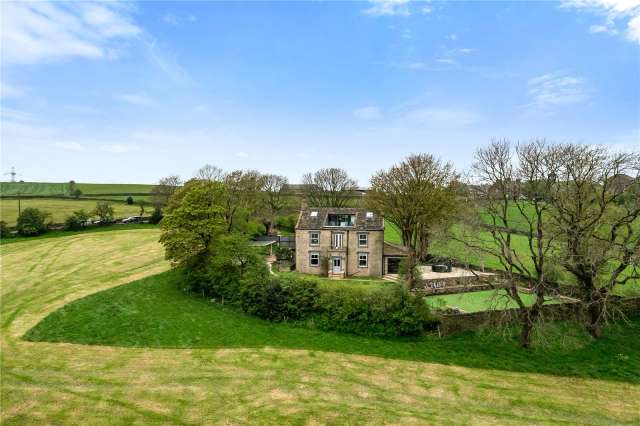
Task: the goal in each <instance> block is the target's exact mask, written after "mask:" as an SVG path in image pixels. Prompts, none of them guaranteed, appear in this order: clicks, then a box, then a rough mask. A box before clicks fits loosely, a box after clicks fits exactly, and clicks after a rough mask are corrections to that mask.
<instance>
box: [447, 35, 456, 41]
mask: <svg viewBox="0 0 640 426" xmlns="http://www.w3.org/2000/svg"><path fill="white" fill-rule="evenodd" d="M447 38H448V39H449V40H452V41H456V40H457V39H458V35H457V34H449V35H448V36H447Z"/></svg>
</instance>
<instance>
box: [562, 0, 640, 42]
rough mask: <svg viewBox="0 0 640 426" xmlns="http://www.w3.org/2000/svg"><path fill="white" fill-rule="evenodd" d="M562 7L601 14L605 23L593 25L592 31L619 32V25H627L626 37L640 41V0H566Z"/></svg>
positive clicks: (590, 30)
mask: <svg viewBox="0 0 640 426" xmlns="http://www.w3.org/2000/svg"><path fill="white" fill-rule="evenodd" d="M562 7H564V8H572V9H577V10H584V11H588V12H591V13H593V14H596V15H598V16H601V17H602V18H603V19H604V24H601V25H591V26H590V27H589V32H591V33H608V34H612V35H617V34H619V31H618V29H617V25H621V26H623V27H625V26H626V30H625V32H624V35H625V38H626V39H627V40H629V41H632V42H634V43H640V0H564V1H563V2H562Z"/></svg>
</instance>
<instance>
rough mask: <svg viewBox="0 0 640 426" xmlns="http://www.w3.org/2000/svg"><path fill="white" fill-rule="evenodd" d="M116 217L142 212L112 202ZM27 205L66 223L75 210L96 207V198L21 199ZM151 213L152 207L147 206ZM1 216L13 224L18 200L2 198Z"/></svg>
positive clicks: (59, 221)
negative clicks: (66, 219)
mask: <svg viewBox="0 0 640 426" xmlns="http://www.w3.org/2000/svg"><path fill="white" fill-rule="evenodd" d="M110 204H111V205H112V206H113V210H114V213H115V217H116V218H125V217H128V216H132V215H137V214H139V213H140V207H139V206H136V205H128V204H126V203H124V202H122V203H117V202H111V203H110ZM27 207H35V208H38V209H40V210H43V211H45V212H47V213H50V214H51V216H50V217H49V219H50V220H51V221H52V222H53V223H64V220H65V218H66V217H67V216H69V215H71V214H72V213H73V212H74V211H76V210H80V209H85V210H86V211H87V212H91V211H92V210H93V209H94V208H95V207H96V201H95V200H82V199H80V200H74V199H62V198H29V199H22V200H20V208H21V209H22V210H24V209H25V208H27ZM146 209H147V210H148V211H149V213H151V207H146ZM0 217H1V218H2V220H4V221H5V222H7V224H9V226H13V225H15V223H16V220H17V219H18V200H16V199H7V198H0Z"/></svg>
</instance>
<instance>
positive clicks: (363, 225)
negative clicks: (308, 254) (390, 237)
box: [296, 207, 384, 231]
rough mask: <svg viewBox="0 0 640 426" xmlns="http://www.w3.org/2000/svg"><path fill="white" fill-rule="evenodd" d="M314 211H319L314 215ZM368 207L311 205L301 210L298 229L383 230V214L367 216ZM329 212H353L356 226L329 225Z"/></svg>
mask: <svg viewBox="0 0 640 426" xmlns="http://www.w3.org/2000/svg"><path fill="white" fill-rule="evenodd" d="M313 212H317V213H316V214H315V215H313V214H312V213H313ZM367 212H371V211H370V210H367V209H357V208H347V207H340V208H335V207H323V208H314V207H309V208H306V209H303V210H301V211H300V216H299V217H298V223H297V224H296V229H310V230H313V229H336V228H339V229H352V230H358V231H382V230H384V221H383V219H382V216H380V215H379V214H378V213H377V212H373V217H371V218H367ZM329 214H352V215H355V216H356V220H355V226H344V227H336V226H327V216H328V215H329Z"/></svg>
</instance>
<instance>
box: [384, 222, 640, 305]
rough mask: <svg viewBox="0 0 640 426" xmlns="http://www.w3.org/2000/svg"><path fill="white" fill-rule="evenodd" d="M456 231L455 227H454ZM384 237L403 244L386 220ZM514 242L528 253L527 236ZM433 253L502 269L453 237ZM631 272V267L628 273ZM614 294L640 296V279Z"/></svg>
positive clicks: (436, 244)
mask: <svg viewBox="0 0 640 426" xmlns="http://www.w3.org/2000/svg"><path fill="white" fill-rule="evenodd" d="M454 232H455V229H454ZM481 236H482V237H484V238H486V241H487V244H491V243H490V241H491V236H490V235H489V234H488V233H481ZM384 239H385V241H389V242H392V243H395V244H402V238H401V237H400V234H399V232H398V229H397V228H396V227H395V226H394V225H393V224H392V223H390V222H388V221H385V230H384ZM512 244H513V247H514V248H515V250H516V251H518V252H520V253H528V242H527V239H526V237H524V236H522V235H513V236H512ZM430 252H431V253H432V254H436V255H439V256H444V257H451V258H455V259H458V260H459V261H460V262H463V263H467V264H470V265H476V266H479V267H486V268H491V269H497V270H501V269H502V265H501V264H500V262H499V261H498V259H497V258H496V257H494V256H491V255H489V254H487V253H485V252H482V251H479V250H475V251H474V250H470V249H469V248H468V247H465V245H464V244H463V243H461V242H459V241H455V240H453V239H450V240H447V241H434V242H433V245H432V247H431V249H430ZM630 272H631V268H629V269H628V272H627V273H630ZM561 281H562V282H563V283H565V284H572V283H575V279H574V278H573V276H571V274H569V273H566V272H564V273H561ZM614 294H616V295H619V296H625V297H632V296H633V297H635V296H640V280H629V281H628V282H627V283H626V284H625V285H619V286H617V287H616V288H615V290H614Z"/></svg>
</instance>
